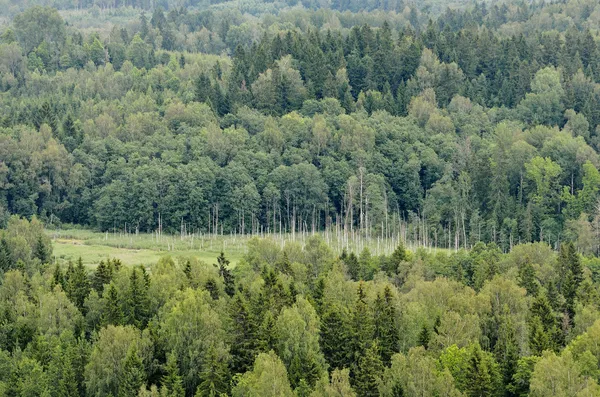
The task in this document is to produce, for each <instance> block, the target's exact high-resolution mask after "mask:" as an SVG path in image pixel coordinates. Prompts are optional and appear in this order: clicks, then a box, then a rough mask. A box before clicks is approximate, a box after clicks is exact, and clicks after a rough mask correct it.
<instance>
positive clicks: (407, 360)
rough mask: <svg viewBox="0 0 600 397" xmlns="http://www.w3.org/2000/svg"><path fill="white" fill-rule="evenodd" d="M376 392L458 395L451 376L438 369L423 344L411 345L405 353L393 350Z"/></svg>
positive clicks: (387, 395)
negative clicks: (421, 345)
mask: <svg viewBox="0 0 600 397" xmlns="http://www.w3.org/2000/svg"><path fill="white" fill-rule="evenodd" d="M379 393H380V395H381V396H385V397H395V396H415V397H416V396H431V395H444V396H456V397H458V396H461V395H462V394H461V393H460V392H459V391H458V390H457V389H456V388H455V387H454V380H453V378H452V375H451V374H450V372H449V371H448V370H446V369H443V370H440V369H439V367H438V366H437V363H436V360H435V358H433V357H431V356H428V355H427V353H426V352H425V350H424V349H423V348H413V349H411V350H410V351H409V352H408V354H407V355H404V354H401V353H399V354H395V355H394V356H393V357H392V365H391V367H390V368H387V369H386V370H385V372H384V374H383V378H382V382H381V383H380V386H379Z"/></svg>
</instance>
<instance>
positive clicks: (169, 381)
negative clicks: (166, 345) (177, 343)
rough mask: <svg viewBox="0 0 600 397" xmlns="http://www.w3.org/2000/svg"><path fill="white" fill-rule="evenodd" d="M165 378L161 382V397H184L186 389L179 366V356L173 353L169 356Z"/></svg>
mask: <svg viewBox="0 0 600 397" xmlns="http://www.w3.org/2000/svg"><path fill="white" fill-rule="evenodd" d="M165 372H166V374H165V376H163V378H162V380H161V382H162V387H161V391H160V393H161V396H164V397H184V396H185V389H184V388H183V380H182V378H181V376H180V375H179V366H178V365H177V355H176V354H175V353H174V352H171V353H170V354H169V355H167V365H166V367H165Z"/></svg>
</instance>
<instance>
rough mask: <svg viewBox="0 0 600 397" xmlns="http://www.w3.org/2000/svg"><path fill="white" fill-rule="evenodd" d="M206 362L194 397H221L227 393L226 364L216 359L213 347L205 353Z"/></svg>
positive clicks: (227, 374)
mask: <svg viewBox="0 0 600 397" xmlns="http://www.w3.org/2000/svg"><path fill="white" fill-rule="evenodd" d="M207 356H208V357H207V360H206V362H205V363H204V364H203V365H202V370H201V371H200V384H199V385H198V389H197V391H196V396H221V395H224V394H225V393H227V392H228V391H229V390H228V385H229V371H228V369H227V363H226V362H223V360H221V359H220V357H218V355H217V354H216V352H215V350H214V346H211V347H210V348H209V351H208V352H207Z"/></svg>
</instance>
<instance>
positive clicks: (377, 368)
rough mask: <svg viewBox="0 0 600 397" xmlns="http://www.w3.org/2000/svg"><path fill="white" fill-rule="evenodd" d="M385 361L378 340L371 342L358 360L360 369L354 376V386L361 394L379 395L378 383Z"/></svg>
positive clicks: (368, 396) (367, 396) (365, 395)
mask: <svg viewBox="0 0 600 397" xmlns="http://www.w3.org/2000/svg"><path fill="white" fill-rule="evenodd" d="M383 368H384V367H383V363H382V362H381V356H380V352H379V346H378V344H377V341H374V342H373V343H372V344H371V347H369V348H368V349H367V350H366V351H365V353H364V355H362V356H361V357H360V359H359V362H358V370H357V371H356V374H355V378H354V388H355V389H356V391H357V392H358V395H359V396H364V397H370V396H373V397H375V396H378V395H379V393H378V388H377V386H378V383H379V379H380V378H381V375H382V374H383Z"/></svg>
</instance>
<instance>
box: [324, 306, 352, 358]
mask: <svg viewBox="0 0 600 397" xmlns="http://www.w3.org/2000/svg"><path fill="white" fill-rule="evenodd" d="M351 336H352V335H351V330H349V329H348V324H347V323H346V322H345V321H344V315H343V311H342V309H341V308H339V307H337V306H335V305H332V306H330V307H328V308H327V310H326V312H325V313H324V314H323V316H322V317H321V343H320V344H321V350H322V351H323V355H324V356H325V360H326V361H327V363H328V364H329V368H330V369H332V370H333V369H343V368H348V367H350V363H351V361H350V360H351V358H352V357H350V355H351V352H350V351H349V350H348V347H349V342H350V340H351Z"/></svg>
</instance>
